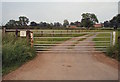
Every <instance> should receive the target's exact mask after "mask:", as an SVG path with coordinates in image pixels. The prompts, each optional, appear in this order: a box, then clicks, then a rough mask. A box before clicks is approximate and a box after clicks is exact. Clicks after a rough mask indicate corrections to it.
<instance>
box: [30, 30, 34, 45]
mask: <svg viewBox="0 0 120 82" xmlns="http://www.w3.org/2000/svg"><path fill="white" fill-rule="evenodd" d="M30 39H31V47H33V32H30Z"/></svg>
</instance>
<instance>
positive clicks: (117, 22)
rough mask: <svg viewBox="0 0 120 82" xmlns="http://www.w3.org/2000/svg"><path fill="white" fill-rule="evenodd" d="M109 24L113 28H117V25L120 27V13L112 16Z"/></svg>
mask: <svg viewBox="0 0 120 82" xmlns="http://www.w3.org/2000/svg"><path fill="white" fill-rule="evenodd" d="M110 26H111V27H114V28H115V29H117V28H118V27H120V14H118V15H116V16H114V17H113V18H112V19H111V20H110Z"/></svg>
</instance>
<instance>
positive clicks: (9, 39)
mask: <svg viewBox="0 0 120 82" xmlns="http://www.w3.org/2000/svg"><path fill="white" fill-rule="evenodd" d="M34 57H35V50H34V48H31V46H30V44H29V42H28V40H27V39H25V38H20V37H18V38H17V37H15V36H14V35H13V34H12V33H9V34H6V35H5V36H3V41H2V72H3V75H5V74H7V73H9V72H10V71H12V70H14V69H16V68H17V67H19V66H20V65H22V64H23V63H25V62H26V61H28V60H30V59H32V58H34Z"/></svg>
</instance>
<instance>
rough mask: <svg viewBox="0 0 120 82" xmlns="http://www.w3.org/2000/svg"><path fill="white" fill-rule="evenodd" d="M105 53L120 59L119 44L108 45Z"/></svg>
mask: <svg viewBox="0 0 120 82" xmlns="http://www.w3.org/2000/svg"><path fill="white" fill-rule="evenodd" d="M107 55H108V56H110V57H112V58H114V59H117V60H118V61H120V44H116V45H115V46H111V47H109V48H108V49H107Z"/></svg>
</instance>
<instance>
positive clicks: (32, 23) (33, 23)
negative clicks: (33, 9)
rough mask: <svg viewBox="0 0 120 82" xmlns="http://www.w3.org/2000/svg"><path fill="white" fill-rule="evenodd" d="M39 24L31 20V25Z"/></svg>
mask: <svg viewBox="0 0 120 82" xmlns="http://www.w3.org/2000/svg"><path fill="white" fill-rule="evenodd" d="M37 25H38V24H37V23H36V22H34V21H32V22H30V26H37Z"/></svg>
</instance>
